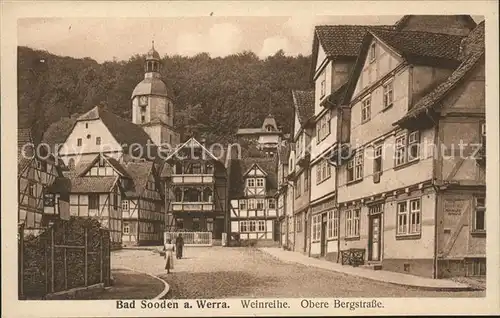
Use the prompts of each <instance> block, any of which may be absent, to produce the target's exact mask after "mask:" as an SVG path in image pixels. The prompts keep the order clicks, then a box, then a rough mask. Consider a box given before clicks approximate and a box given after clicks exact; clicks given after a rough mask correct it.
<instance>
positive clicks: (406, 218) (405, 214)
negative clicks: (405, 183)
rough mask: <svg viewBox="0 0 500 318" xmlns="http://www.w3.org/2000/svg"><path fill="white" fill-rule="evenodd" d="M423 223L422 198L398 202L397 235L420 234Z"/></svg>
mask: <svg viewBox="0 0 500 318" xmlns="http://www.w3.org/2000/svg"><path fill="white" fill-rule="evenodd" d="M421 224H422V223H421V210H420V199H413V200H408V201H402V202H398V205H397V226H396V228H397V232H396V234H397V235H411V234H420V231H421Z"/></svg>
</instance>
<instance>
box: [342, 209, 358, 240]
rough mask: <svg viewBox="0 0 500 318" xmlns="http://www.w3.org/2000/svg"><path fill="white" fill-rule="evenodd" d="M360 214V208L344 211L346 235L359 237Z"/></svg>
mask: <svg viewBox="0 0 500 318" xmlns="http://www.w3.org/2000/svg"><path fill="white" fill-rule="evenodd" d="M360 214H361V210H360V209H353V210H347V211H346V212H345V233H346V237H348V238H353V237H359V226H360Z"/></svg>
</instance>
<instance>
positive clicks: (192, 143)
mask: <svg viewBox="0 0 500 318" xmlns="http://www.w3.org/2000/svg"><path fill="white" fill-rule="evenodd" d="M186 148H200V149H201V150H202V151H203V152H205V153H206V154H208V155H209V158H207V159H212V160H217V161H218V159H217V157H215V156H214V155H213V154H212V153H211V152H210V151H209V150H208V149H207V148H205V147H204V146H203V145H202V144H201V143H200V142H198V140H196V139H195V138H194V137H191V138H190V139H189V140H188V141H186V142H185V143H184V144H182V145H181V146H180V147H178V148H177V149H176V150H175V151H174V152H173V153H171V154H170V155H169V156H168V157H167V159H166V161H169V160H172V159H174V156H175V155H176V154H178V153H179V152H180V151H181V150H182V149H186Z"/></svg>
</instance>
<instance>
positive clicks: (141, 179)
mask: <svg viewBox="0 0 500 318" xmlns="http://www.w3.org/2000/svg"><path fill="white" fill-rule="evenodd" d="M125 168H126V169H127V172H128V174H129V175H130V176H131V178H132V181H133V184H132V185H131V186H130V187H128V188H127V189H124V192H125V195H126V196H127V197H131V198H134V197H139V196H141V195H142V193H143V192H144V190H145V189H146V184H147V182H148V179H149V175H150V174H151V171H152V168H153V163H152V162H151V161H146V162H129V163H127V164H126V166H125Z"/></svg>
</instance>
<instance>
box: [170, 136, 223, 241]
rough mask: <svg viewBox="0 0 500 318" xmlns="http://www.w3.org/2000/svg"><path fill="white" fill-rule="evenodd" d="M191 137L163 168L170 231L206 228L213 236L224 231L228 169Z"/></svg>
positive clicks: (219, 238)
mask: <svg viewBox="0 0 500 318" xmlns="http://www.w3.org/2000/svg"><path fill="white" fill-rule="evenodd" d="M219 159H220V158H217V157H216V156H214V154H213V153H212V152H210V151H209V150H208V149H207V148H205V147H204V146H203V145H202V144H201V143H199V142H198V141H197V140H196V139H194V138H191V139H189V140H188V141H186V142H185V143H184V144H182V145H181V146H180V147H178V148H177V149H176V151H175V152H173V153H172V154H171V155H170V156H169V157H168V158H167V159H166V164H168V165H169V166H170V168H164V171H168V173H166V174H164V177H163V178H164V180H163V182H164V184H165V187H166V190H165V191H166V196H167V199H166V201H165V202H167V205H168V206H167V211H168V214H169V215H172V217H171V220H169V221H170V222H171V223H170V224H167V227H168V228H169V229H170V231H189V232H209V233H211V235H212V238H213V239H214V240H221V239H222V233H226V227H227V223H226V213H227V204H228V200H227V197H228V196H227V190H228V189H227V172H226V167H225V164H224V162H223V160H219Z"/></svg>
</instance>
